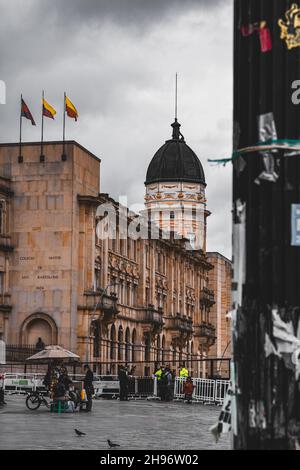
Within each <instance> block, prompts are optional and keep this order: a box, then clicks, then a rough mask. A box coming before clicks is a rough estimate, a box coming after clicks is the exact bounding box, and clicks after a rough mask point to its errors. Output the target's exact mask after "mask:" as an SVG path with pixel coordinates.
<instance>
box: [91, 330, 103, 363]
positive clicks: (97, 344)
mask: <svg viewBox="0 0 300 470" xmlns="http://www.w3.org/2000/svg"><path fill="white" fill-rule="evenodd" d="M91 326H92V334H93V336H94V357H100V356H101V327H100V325H99V322H98V321H93V322H92V325H91Z"/></svg>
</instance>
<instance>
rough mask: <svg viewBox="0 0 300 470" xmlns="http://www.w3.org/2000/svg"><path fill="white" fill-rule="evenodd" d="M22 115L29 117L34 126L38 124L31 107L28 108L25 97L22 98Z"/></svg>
mask: <svg viewBox="0 0 300 470" xmlns="http://www.w3.org/2000/svg"><path fill="white" fill-rule="evenodd" d="M21 116H22V117H25V118H26V119H29V121H31V124H32V125H33V126H36V123H35V120H34V119H33V116H32V114H31V112H30V109H29V108H28V106H27V104H26V103H25V101H24V100H23V98H22V100H21Z"/></svg>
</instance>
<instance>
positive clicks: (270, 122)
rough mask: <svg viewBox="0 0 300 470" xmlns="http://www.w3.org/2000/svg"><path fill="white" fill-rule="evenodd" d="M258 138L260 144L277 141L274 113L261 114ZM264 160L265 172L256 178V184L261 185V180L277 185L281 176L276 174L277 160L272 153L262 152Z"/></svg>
mask: <svg viewBox="0 0 300 470" xmlns="http://www.w3.org/2000/svg"><path fill="white" fill-rule="evenodd" d="M258 138H259V142H261V143H263V142H268V141H270V140H277V131H276V126H275V121H274V116H273V113H266V114H261V115H260V116H258ZM260 155H261V156H262V158H263V165H264V170H263V171H262V173H261V174H260V175H259V176H258V177H257V178H256V180H255V183H257V184H260V180H265V181H269V182H271V183H276V181H277V180H278V178H279V175H278V174H277V173H276V172H275V160H274V156H273V155H272V152H271V151H270V150H269V151H267V152H260Z"/></svg>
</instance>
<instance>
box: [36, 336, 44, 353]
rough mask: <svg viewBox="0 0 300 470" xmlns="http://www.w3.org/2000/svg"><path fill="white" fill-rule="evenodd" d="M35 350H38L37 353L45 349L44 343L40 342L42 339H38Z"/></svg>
mask: <svg viewBox="0 0 300 470" xmlns="http://www.w3.org/2000/svg"><path fill="white" fill-rule="evenodd" d="M35 348H36V349H38V350H39V351H42V350H43V349H45V343H44V341H43V340H42V338H39V339H38V341H37V343H36V345H35Z"/></svg>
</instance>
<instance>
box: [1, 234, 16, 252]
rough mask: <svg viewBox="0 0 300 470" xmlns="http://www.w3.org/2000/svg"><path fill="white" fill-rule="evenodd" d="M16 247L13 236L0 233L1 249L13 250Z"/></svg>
mask: <svg viewBox="0 0 300 470" xmlns="http://www.w3.org/2000/svg"><path fill="white" fill-rule="evenodd" d="M13 249H14V247H13V245H12V241H11V237H10V236H8V235H3V234H0V251H1V250H2V251H12V250H13Z"/></svg>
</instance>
